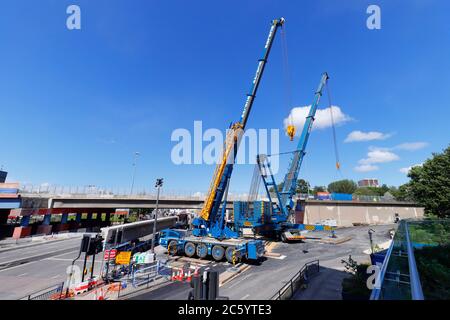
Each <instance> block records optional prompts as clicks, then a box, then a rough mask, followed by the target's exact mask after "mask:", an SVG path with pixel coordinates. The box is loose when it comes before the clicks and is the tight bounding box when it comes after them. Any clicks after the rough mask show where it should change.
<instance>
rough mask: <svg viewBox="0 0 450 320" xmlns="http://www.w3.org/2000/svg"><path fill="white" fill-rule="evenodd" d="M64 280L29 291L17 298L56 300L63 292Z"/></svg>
mask: <svg viewBox="0 0 450 320" xmlns="http://www.w3.org/2000/svg"><path fill="white" fill-rule="evenodd" d="M63 288H64V282H61V283H59V284H57V285H53V286H51V287H48V288H45V289H42V290H39V291H37V292H34V293H31V294H29V295H27V296H25V297H23V298H21V299H19V300H58V299H59V298H60V297H61V295H62V292H63Z"/></svg>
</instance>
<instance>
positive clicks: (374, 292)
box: [370, 239, 395, 300]
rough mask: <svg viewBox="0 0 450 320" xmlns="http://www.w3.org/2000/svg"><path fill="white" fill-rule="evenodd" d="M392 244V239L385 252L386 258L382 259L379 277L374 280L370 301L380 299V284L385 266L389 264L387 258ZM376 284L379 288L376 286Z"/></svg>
mask: <svg viewBox="0 0 450 320" xmlns="http://www.w3.org/2000/svg"><path fill="white" fill-rule="evenodd" d="M394 243H395V241H394V239H392V242H391V245H390V246H389V249H388V251H387V252H386V256H385V258H384V261H383V265H382V266H381V270H380V273H379V276H378V277H377V279H376V280H375V287H374V288H373V290H372V293H371V295H370V300H378V299H380V294H381V284H382V283H383V281H384V276H385V275H386V270H387V266H388V263H389V258H390V257H391V253H392V250H393V249H394ZM377 284H378V285H379V286H377Z"/></svg>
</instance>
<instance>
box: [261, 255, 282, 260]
mask: <svg viewBox="0 0 450 320" xmlns="http://www.w3.org/2000/svg"><path fill="white" fill-rule="evenodd" d="M264 257H266V258H269V259H278V260H283V259H286V256H285V255H281V256H279V257H271V256H267V255H264Z"/></svg>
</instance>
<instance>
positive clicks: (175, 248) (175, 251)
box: [167, 240, 178, 256]
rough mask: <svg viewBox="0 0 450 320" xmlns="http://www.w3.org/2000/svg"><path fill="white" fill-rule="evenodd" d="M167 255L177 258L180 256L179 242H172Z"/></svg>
mask: <svg viewBox="0 0 450 320" xmlns="http://www.w3.org/2000/svg"><path fill="white" fill-rule="evenodd" d="M167 253H168V254H169V255H171V256H176V255H177V254H178V241H176V240H171V241H170V242H169V245H168V246H167Z"/></svg>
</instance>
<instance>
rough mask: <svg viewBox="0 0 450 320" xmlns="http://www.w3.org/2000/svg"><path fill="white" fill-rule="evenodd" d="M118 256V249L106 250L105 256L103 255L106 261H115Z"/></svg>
mask: <svg viewBox="0 0 450 320" xmlns="http://www.w3.org/2000/svg"><path fill="white" fill-rule="evenodd" d="M116 255H117V249H112V250H105V254H104V255H103V259H104V260H111V259H114V258H115V257H116Z"/></svg>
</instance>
